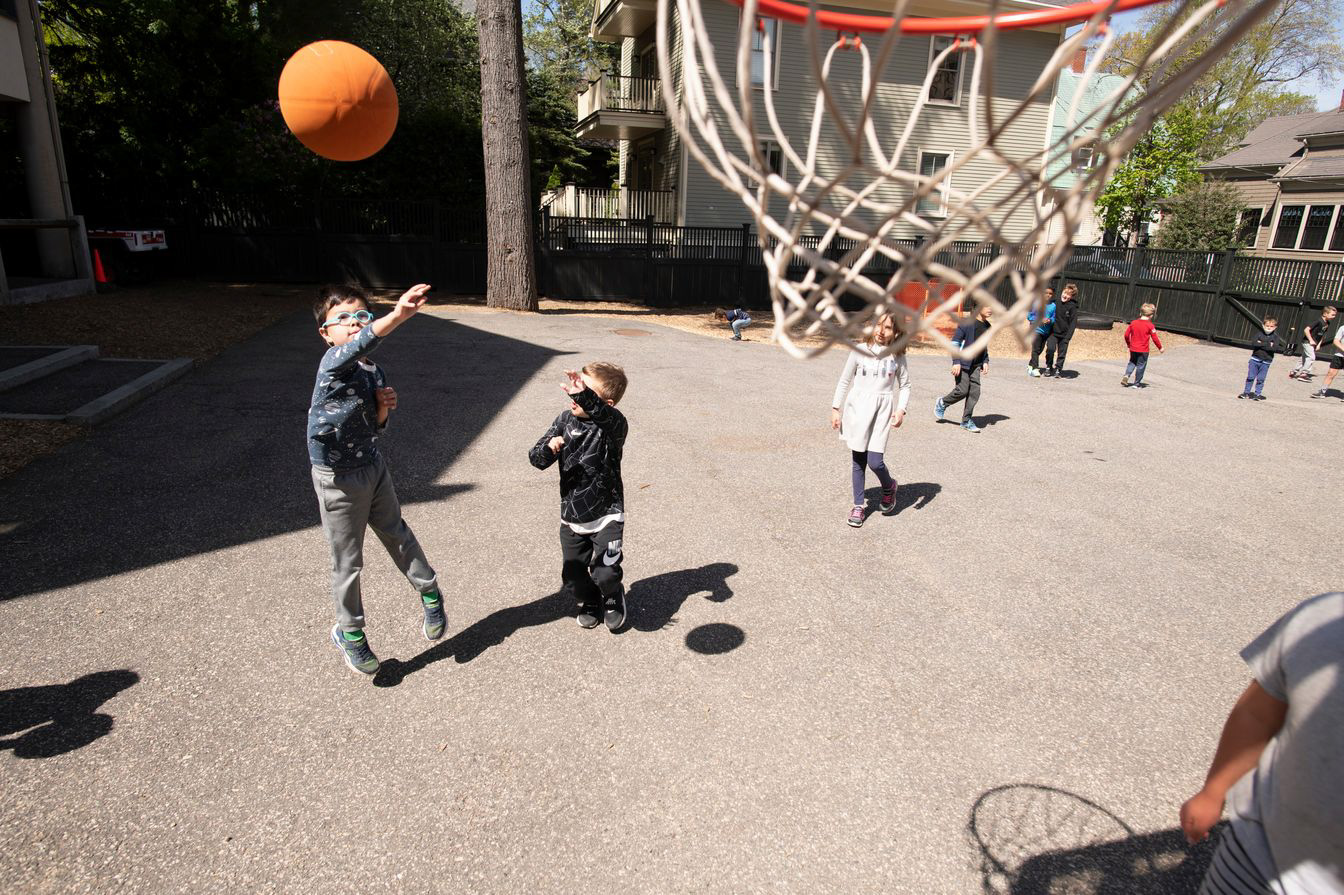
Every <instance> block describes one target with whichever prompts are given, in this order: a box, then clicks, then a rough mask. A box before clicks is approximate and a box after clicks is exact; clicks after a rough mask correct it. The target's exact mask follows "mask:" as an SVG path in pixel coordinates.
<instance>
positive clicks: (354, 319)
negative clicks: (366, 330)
mask: <svg viewBox="0 0 1344 895" xmlns="http://www.w3.org/2000/svg"><path fill="white" fill-rule="evenodd" d="M372 321H373V314H372V313H370V312H368V311H355V312H354V313H353V314H352V313H350V312H349V311H342V312H341V313H339V314H337V315H336V316H335V317H332V318H331V319H330V320H328V321H327V322H326V323H324V324H322V328H323V329H326V328H327V327H328V326H331V325H332V324H333V323H339V324H343V325H349V324H351V323H371V322H372Z"/></svg>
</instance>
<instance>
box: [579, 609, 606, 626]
mask: <svg viewBox="0 0 1344 895" xmlns="http://www.w3.org/2000/svg"><path fill="white" fill-rule="evenodd" d="M601 611H602V610H601V609H599V608H598V607H596V606H580V607H579V617H578V618H577V619H575V621H577V622H578V623H579V627H580V628H596V627H597V623H598V622H599V621H601V619H600V618H598V615H599V613H601Z"/></svg>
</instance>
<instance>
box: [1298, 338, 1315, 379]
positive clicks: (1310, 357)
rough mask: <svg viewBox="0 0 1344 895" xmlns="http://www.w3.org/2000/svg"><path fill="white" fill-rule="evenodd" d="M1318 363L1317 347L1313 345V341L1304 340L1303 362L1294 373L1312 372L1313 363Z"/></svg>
mask: <svg viewBox="0 0 1344 895" xmlns="http://www.w3.org/2000/svg"><path fill="white" fill-rule="evenodd" d="M1314 363H1316V349H1315V348H1312V347H1311V343H1310V342H1308V341H1307V340H1306V339H1303V340H1302V363H1300V364H1298V365H1297V369H1296V370H1294V371H1293V372H1294V373H1310V372H1311V365H1312V364H1314Z"/></svg>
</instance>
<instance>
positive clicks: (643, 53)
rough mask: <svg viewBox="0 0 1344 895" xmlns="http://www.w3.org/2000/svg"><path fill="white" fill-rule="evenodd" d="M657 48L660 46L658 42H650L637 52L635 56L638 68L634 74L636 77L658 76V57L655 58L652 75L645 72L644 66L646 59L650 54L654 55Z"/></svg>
mask: <svg viewBox="0 0 1344 895" xmlns="http://www.w3.org/2000/svg"><path fill="white" fill-rule="evenodd" d="M657 48H658V45H657V44H655V43H650V44H649V45H648V46H646V47H645V48H644V49H642V50H640V51H639V52H638V53H637V54H636V56H635V66H636V69H637V70H636V72H635V73H634V76H635V77H637V78H654V79H657V77H658V61H657V59H656V58H655V60H654V63H653V68H652V69H651V71H652V72H653V74H651V75H646V74H644V68H645V66H644V60H646V59H648V58H649V57H650V56H653V54H654V51H655V50H656V49H657Z"/></svg>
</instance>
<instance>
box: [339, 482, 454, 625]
mask: <svg viewBox="0 0 1344 895" xmlns="http://www.w3.org/2000/svg"><path fill="white" fill-rule="evenodd" d="M313 489H314V490H315V491H316V492H317V505H318V507H319V508H320V509H321V511H322V530H323V531H325V532H326V534H327V542H328V543H329V544H331V594H332V597H333V598H334V599H335V601H336V621H337V624H339V625H340V627H341V630H343V631H358V630H359V629H361V628H363V627H364V600H363V597H362V595H361V594H360V590H359V574H360V572H361V571H363V569H364V527H365V526H366V525H367V526H368V527H369V528H372V529H373V533H374V534H376V535H378V540H380V541H382V542H383V546H384V547H386V548H387V552H388V553H389V554H391V556H392V561H393V562H394V563H396V564H397V568H398V569H401V573H402V574H403V575H405V576H406V578H407V580H408V581H410V582H411V584H412V586H414V587H415V589H416V590H417V591H419V592H420V593H422V594H423V593H429V592H430V591H434V590H438V581H437V580H436V578H435V575H434V570H433V569H432V568H430V566H429V561H428V560H426V559H425V552H424V551H423V550H421V549H420V542H419V541H417V540H416V539H415V533H414V532H412V531H411V528H410V526H408V525H407V524H406V520H404V519H402V518H401V504H400V503H398V501H397V490H396V489H395V488H394V487H392V476H391V474H390V473H388V471H387V464H386V463H384V462H383V458H382V457H379V458H378V459H377V460H376V461H374V462H373V463H370V464H369V465H368V466H361V467H359V468H358V469H351V470H341V471H339V472H337V471H336V470H332V469H328V468H326V467H323V466H314V467H313Z"/></svg>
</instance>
